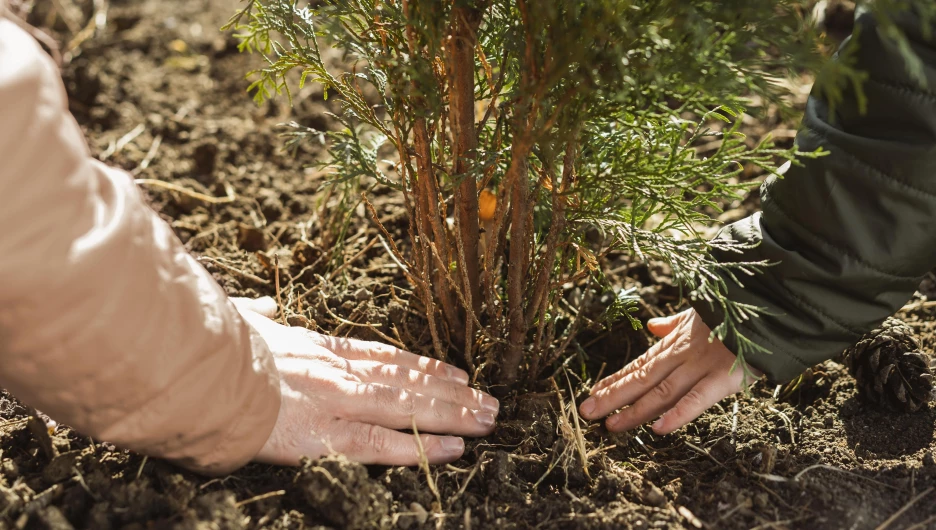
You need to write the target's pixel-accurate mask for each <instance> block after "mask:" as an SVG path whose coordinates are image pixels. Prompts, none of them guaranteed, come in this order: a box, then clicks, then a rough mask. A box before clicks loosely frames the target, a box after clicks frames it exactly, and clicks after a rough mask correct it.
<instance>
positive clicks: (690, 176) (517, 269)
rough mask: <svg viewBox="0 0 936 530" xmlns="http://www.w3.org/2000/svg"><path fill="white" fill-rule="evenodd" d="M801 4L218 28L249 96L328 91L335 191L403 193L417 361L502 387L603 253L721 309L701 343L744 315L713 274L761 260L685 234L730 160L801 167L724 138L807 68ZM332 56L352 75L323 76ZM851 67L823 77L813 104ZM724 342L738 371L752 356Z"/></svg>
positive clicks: (327, 10)
mask: <svg viewBox="0 0 936 530" xmlns="http://www.w3.org/2000/svg"><path fill="white" fill-rule="evenodd" d="M806 4H807V2H804V1H783V0H781V1H777V0H720V1H696V0H692V1H688V0H655V1H640V0H321V1H319V2H314V3H312V4H309V3H306V2H299V1H297V0H251V1H249V3H248V5H247V6H246V7H245V8H244V9H243V10H242V11H241V12H239V13H238V14H237V16H235V18H234V19H233V20H232V23H231V26H233V27H236V29H237V31H238V36H239V38H240V39H241V49H242V50H245V51H250V52H254V53H258V54H262V55H263V57H265V58H266V60H267V64H266V66H265V67H264V68H262V69H259V70H257V71H255V72H251V76H252V80H253V83H252V85H251V86H250V89H251V91H252V92H253V94H254V97H255V99H256V100H257V101H258V102H262V101H264V100H266V99H267V98H270V97H272V96H274V95H276V94H281V93H286V94H290V89H291V87H293V86H298V87H302V86H303V85H304V84H305V83H308V82H314V83H319V84H321V85H322V86H323V87H324V90H325V95H326V97H337V98H338V99H339V100H340V102H341V106H342V109H343V112H342V116H341V119H342V120H343V123H344V125H345V126H346V127H347V130H346V131H344V132H341V133H333V134H331V135H330V136H329V140H330V150H331V152H332V154H333V160H332V162H331V164H332V166H333V170H334V173H335V176H336V179H337V180H339V181H345V182H347V181H362V180H366V181H368V182H370V183H372V184H374V185H381V186H388V187H391V188H393V189H395V190H398V191H399V193H401V194H402V195H403V197H404V200H405V202H406V206H407V208H408V211H409V215H410V225H409V236H410V237H409V238H408V240H407V241H392V240H390V241H387V243H388V248H390V249H391V250H392V252H393V253H394V254H395V256H394V257H395V258H396V260H397V261H398V262H399V263H401V264H403V266H404V267H405V268H406V274H407V277H408V278H409V280H410V281H411V282H412V284H413V286H414V288H415V289H416V292H418V293H419V296H420V298H421V299H422V301H423V303H424V305H425V307H426V308H427V313H428V314H427V317H428V319H429V324H430V330H431V332H432V336H433V342H434V347H435V349H436V353H437V354H438V355H439V357H441V358H447V356H448V355H449V354H450V353H453V352H459V351H460V354H461V359H462V362H463V364H464V365H466V366H467V367H468V368H469V369H472V370H475V371H476V372H477V373H478V374H480V375H481V376H483V377H484V378H486V379H488V380H489V381H497V382H500V383H502V384H508V385H511V384H514V383H517V382H518V381H521V380H524V379H527V380H529V379H533V378H536V377H537V376H539V375H540V374H541V372H542V371H543V370H545V369H546V368H548V367H549V366H550V365H551V364H553V363H554V362H556V361H557V360H558V359H560V358H561V357H562V356H563V354H565V353H566V352H567V351H569V350H570V344H572V341H573V339H574V336H575V333H576V332H577V331H579V330H580V329H581V324H582V323H581V319H582V316H581V314H580V313H581V312H579V313H577V312H576V311H575V309H574V308H569V307H568V305H567V304H566V305H565V306H563V305H562V304H560V303H559V302H560V299H561V297H562V293H563V285H568V284H569V283H576V282H581V281H584V280H586V279H588V278H593V279H594V280H595V281H597V282H599V284H601V283H602V282H605V279H604V278H603V277H602V276H601V271H600V270H599V267H598V263H599V257H600V256H603V255H605V254H607V253H608V252H612V251H614V252H621V251H624V252H629V253H632V254H633V255H634V256H635V257H637V258H639V259H643V260H661V261H664V262H666V263H668V264H669V265H670V266H671V268H672V270H673V273H674V276H675V279H676V281H678V282H679V284H680V285H681V286H682V287H683V288H684V290H685V292H686V293H687V294H688V296H689V297H691V298H693V299H702V300H706V301H708V302H709V303H712V304H717V305H718V306H720V307H721V308H722V309H723V310H724V312H725V314H726V315H727V318H726V320H725V322H724V323H723V324H722V325H721V326H719V327H718V328H717V329H715V330H714V335H715V336H717V337H719V338H723V339H724V338H726V337H728V336H730V335H733V334H734V335H737V330H736V324H737V323H738V322H740V321H742V320H744V319H749V318H756V317H757V316H758V314H759V311H760V310H759V309H758V308H756V307H751V306H747V305H744V304H739V303H735V302H733V301H731V300H729V299H727V298H726V296H725V293H726V290H727V284H726V282H729V281H743V278H744V276H746V275H751V274H756V273H758V271H759V270H760V269H761V268H762V267H764V266H766V265H768V264H766V263H720V262H718V261H716V260H715V259H713V258H712V257H711V251H712V249H713V247H714V246H716V245H720V246H722V247H724V248H722V250H738V249H732V248H731V247H730V245H731V244H730V243H728V242H724V241H707V240H706V239H705V238H703V237H702V236H701V235H700V232H699V230H700V228H701V227H704V226H707V225H710V224H711V223H712V219H711V218H710V216H711V215H712V212H718V211H719V206H720V205H723V204H726V203H728V202H729V201H732V200H735V199H738V198H740V197H741V196H742V195H741V194H742V192H744V191H746V190H747V189H748V187H749V185H748V184H741V183H739V178H738V177H739V174H740V173H741V171H742V166H743V165H744V164H754V165H757V166H760V167H762V168H764V169H766V170H767V171H771V172H772V171H773V169H772V168H773V167H774V166H775V164H777V163H778V161H782V160H790V161H793V163H796V160H797V158H798V157H800V156H817V153H810V154H804V153H800V152H797V151H796V149H795V148H793V149H778V148H776V147H775V146H774V145H773V144H772V143H771V141H770V140H769V139H767V140H764V141H762V142H761V143H760V144H758V145H756V146H753V147H751V146H749V145H748V144H747V143H746V142H745V140H746V139H745V137H744V135H743V134H742V133H741V132H740V130H739V125H740V116H741V113H742V112H744V111H745V109H746V108H748V107H749V106H750V103H751V102H753V101H757V102H760V103H759V104H760V105H766V104H767V103H776V104H779V105H781V106H783V105H784V96H785V95H786V92H785V89H784V88H783V86H785V85H784V84H783V83H782V81H783V80H784V78H785V77H787V76H788V75H789V74H790V73H791V72H793V71H794V70H796V69H801V68H815V67H816V66H817V65H818V62H819V61H820V60H821V55H822V54H821V53H819V51H820V49H819V45H818V43H819V41H818V40H817V38H816V36H815V35H814V34H813V33H812V30H811V29H810V25H809V24H808V23H807V22H806V20H805V19H806V13H807V11H806ZM334 47H337V48H339V49H340V50H343V51H344V52H345V57H346V59H347V60H349V61H350V62H351V63H353V65H354V66H353V67H352V68H348V69H347V70H336V69H332V68H329V67H328V66H327V65H326V60H325V58H324V57H323V52H324V51H325V50H327V49H329V48H334ZM850 75H851V76H853V75H856V74H855V73H854V72H853V71H851V70H849V69H848V67H847V65H846V66H844V67H843V68H842V69H841V71H840V72H838V74H836V75H830V76H829V79H828V80H827V83H826V86H828V91H829V93H830V95H831V96H834V95H835V94H837V93H840V90H841V89H842V87H843V86H847V82H848V79H849V77H848V76H850ZM843 80H844V81H843ZM713 124H719V126H718V127H714V126H713ZM291 134H292V138H291V141H302V139H303V138H304V137H311V138H312V139H314V140H316V141H318V139H319V138H320V136H321V133H320V132H319V131H314V130H309V129H303V128H302V127H299V126H295V127H294V129H293V131H292V133H291ZM711 142H716V143H718V145H719V147H718V148H717V149H716V150H714V152H709V153H708V154H707V156H705V157H703V156H699V154H698V153H697V149H696V146H698V145H699V144H700V143H709V144H710V143H711ZM381 147H384V148H386V147H391V148H393V149H394V150H395V151H396V158H395V161H394V162H393V164H394V168H393V170H387V169H386V168H387V164H385V163H380V164H379V163H377V161H378V155H377V153H378V150H379V149H380V148H381ZM479 201H480V202H479ZM492 202H493V203H494V205H496V206H495V207H492V204H491V203H492ZM491 210H493V212H492V211H491ZM374 222H375V223H378V224H379V222H378V221H377V219H376V216H374ZM380 228H381V231H382V233H383V234H384V236H386V237H387V238H389V235H388V233H387V231H386V230H383V227H380ZM595 233H597V234H599V237H586V235H587V234H595ZM635 303H636V298H635V296H634V295H633V294H632V293H630V292H626V291H625V292H622V293H621V294H620V295H619V296H617V297H616V300H615V302H614V303H613V304H612V307H611V308H609V310H608V315H609V316H611V317H622V318H623V317H626V318H631V321H632V323H633V324H634V325H635V326H637V325H639V323H638V322H637V321H636V320H635V319H633V318H632V317H631V312H632V311H633V309H634V305H635ZM564 308H565V309H564ZM738 338H739V339H740V340H739V341H738V343H739V344H740V345H741V351H739V352H737V353H738V354H739V359H742V358H743V356H744V354H745V353H747V352H749V351H751V349H752V348H757V346H756V345H755V344H754V343H753V342H750V341H747V340H744V339H743V337H738Z"/></svg>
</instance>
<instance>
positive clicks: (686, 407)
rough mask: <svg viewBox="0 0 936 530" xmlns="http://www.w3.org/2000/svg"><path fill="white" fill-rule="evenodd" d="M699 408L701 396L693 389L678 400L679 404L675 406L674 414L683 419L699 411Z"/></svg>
mask: <svg viewBox="0 0 936 530" xmlns="http://www.w3.org/2000/svg"><path fill="white" fill-rule="evenodd" d="M701 407H702V394H701V393H700V392H699V391H698V390H696V389H694V388H693V389H692V390H690V391H689V392H686V395H685V396H683V398H682V399H681V400H679V403H678V404H677V405H676V412H677V414H678V415H679V417H681V418H684V417H686V416H690V415H692V414H693V411H695V410H699V409H700V408H701Z"/></svg>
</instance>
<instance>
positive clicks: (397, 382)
mask: <svg viewBox="0 0 936 530" xmlns="http://www.w3.org/2000/svg"><path fill="white" fill-rule="evenodd" d="M233 301H234V304H235V306H237V308H238V310H239V311H240V313H241V315H242V316H243V317H244V319H245V320H247V322H248V323H249V324H250V325H251V326H253V327H254V329H256V330H257V331H258V332H259V333H260V335H261V336H262V337H263V339H264V340H265V341H266V343H267V345H268V346H269V347H270V350H271V351H272V353H273V357H274V361H275V363H276V367H277V369H278V370H279V375H280V386H281V392H282V404H281V405H280V412H279V416H278V418H277V420H276V425H275V426H274V428H273V432H272V434H271V435H270V438H269V440H268V441H267V442H266V444H265V445H264V447H263V449H262V450H261V451H260V453H259V454H258V455H257V457H256V458H255V460H256V461H260V462H266V463H272V464H282V465H294V464H296V463H298V461H299V458H300V457H302V456H308V457H310V458H316V457H319V456H322V455H325V454H328V453H331V452H337V453H342V454H344V455H345V456H347V457H348V458H350V459H352V460H356V461H358V462H362V463H366V464H386V465H415V464H417V463H419V461H420V456H419V446H418V444H417V442H416V439H415V437H414V436H413V435H411V434H404V433H402V432H399V431H397V430H396V429H410V428H412V426H413V422H414V419H415V424H416V427H417V429H419V431H420V433H421V434H420V439H421V441H422V446H423V450H424V451H425V455H426V458H427V459H428V460H429V462H430V463H443V462H450V461H453V460H456V459H458V458H459V457H460V456H461V455H462V453H463V452H464V450H465V443H464V441H463V440H462V439H461V438H459V437H458V436H436V435H430V434H422V433H423V432H430V433H447V434H454V435H462V436H483V435H486V434H489V433H490V432H491V431H492V430H493V429H494V421H495V417H496V415H497V411H498V406H499V405H498V402H497V400H496V399H494V398H493V397H491V396H489V395H487V394H485V393H483V392H480V391H478V390H474V389H472V388H470V387H468V374H467V373H465V372H464V371H463V370H460V369H458V368H455V367H454V366H450V365H448V364H445V363H442V362H440V361H436V360H433V359H429V358H428V357H421V356H418V355H414V354H412V353H408V352H405V351H402V350H399V349H397V348H393V347H391V346H387V345H384V344H380V343H377V342H365V341H360V340H353V339H343V338H337V337H329V336H325V335H321V334H319V333H315V332H313V331H309V330H306V329H303V328H297V327H286V326H282V325H280V324H277V323H276V322H273V321H272V320H270V319H269V318H267V317H268V316H273V315H274V314H275V313H276V303H275V302H274V301H273V300H272V299H271V298H268V297H267V298H261V299H259V300H249V299H243V298H240V299H233Z"/></svg>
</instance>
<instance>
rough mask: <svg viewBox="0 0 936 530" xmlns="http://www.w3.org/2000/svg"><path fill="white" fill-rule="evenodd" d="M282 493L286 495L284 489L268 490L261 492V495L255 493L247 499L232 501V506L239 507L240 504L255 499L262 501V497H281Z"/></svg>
mask: <svg viewBox="0 0 936 530" xmlns="http://www.w3.org/2000/svg"><path fill="white" fill-rule="evenodd" d="M283 495H286V490H277V491H270V492H267V493H263V494H261V495H257V496H256V497H251V498H249V499H244V500H242V501H239V502H236V503H234V506H236V507H238V508H240V507H241V506H244V505H246V504H251V503H254V502H257V501H262V500H264V499H271V498H273V497H282V496H283Z"/></svg>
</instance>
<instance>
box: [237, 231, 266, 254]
mask: <svg viewBox="0 0 936 530" xmlns="http://www.w3.org/2000/svg"><path fill="white" fill-rule="evenodd" d="M237 246H239V247H240V248H242V249H243V250H246V251H247V252H263V251H264V250H266V249H267V240H266V234H264V233H263V230H260V229H259V228H255V227H253V226H248V225H240V226H238V227H237Z"/></svg>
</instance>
